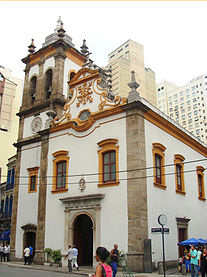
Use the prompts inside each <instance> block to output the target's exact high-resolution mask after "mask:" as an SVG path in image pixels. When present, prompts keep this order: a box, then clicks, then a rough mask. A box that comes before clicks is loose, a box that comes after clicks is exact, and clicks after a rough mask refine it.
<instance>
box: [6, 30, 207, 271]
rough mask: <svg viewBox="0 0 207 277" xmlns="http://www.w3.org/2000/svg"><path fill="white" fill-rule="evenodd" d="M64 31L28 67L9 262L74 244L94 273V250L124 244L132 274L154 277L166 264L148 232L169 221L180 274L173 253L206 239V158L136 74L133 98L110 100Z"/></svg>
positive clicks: (100, 74) (169, 254) (169, 255)
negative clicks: (185, 242)
mask: <svg viewBox="0 0 207 277" xmlns="http://www.w3.org/2000/svg"><path fill="white" fill-rule="evenodd" d="M63 31H64V30H63V28H62V25H61V27H60V29H58V30H57V33H58V34H59V35H58V37H57V39H56V40H55V41H53V42H51V43H49V44H48V45H46V46H44V47H42V48H41V49H39V50H38V51H36V52H35V51H33V53H32V54H30V55H28V56H27V57H26V58H24V59H23V62H24V63H25V64H26V70H25V84H24V91H23V102H22V106H21V108H20V112H19V117H20V127H19V137H18V141H17V143H16V144H15V145H16V147H17V163H16V176H17V177H16V178H15V188H14V203H13V216H12V230H11V256H12V258H13V259H17V260H21V259H23V247H24V245H25V244H26V243H31V245H32V246H33V247H34V248H35V258H34V261H35V262H36V263H44V249H45V248H52V249H61V253H62V254H63V255H64V254H65V253H67V247H68V244H71V245H72V244H76V246H77V248H78V250H79V261H78V262H79V265H80V266H81V265H93V266H94V265H95V261H94V258H93V256H94V252H95V249H96V248H97V247H98V246H100V245H103V246H105V247H107V248H108V249H112V247H113V245H114V243H118V245H119V249H120V250H123V251H124V252H125V253H126V254H127V259H128V261H129V263H130V265H131V267H132V269H133V270H134V271H140V272H143V271H146V272H147V271H148V272H149V271H151V270H152V264H153V265H155V266H156V265H157V264H158V262H159V261H161V260H162V255H161V253H162V251H161V237H160V236H157V235H156V236H154V235H153V234H152V233H151V229H152V228H154V227H159V225H158V222H157V218H158V216H159V215H160V214H163V213H164V214H165V215H166V216H167V218H168V223H167V225H166V227H169V228H170V235H169V237H167V236H166V249H168V250H169V251H166V260H167V262H168V263H171V264H172V263H173V262H174V264H176V265H177V259H178V255H179V249H178V246H177V243H178V242H179V241H180V240H182V239H183V238H184V239H185V238H187V237H188V236H189V237H195V238H198V237H199V238H200V237H205V235H206V222H207V206H206V198H205V195H206V180H207V175H206V170H205V165H206V161H204V159H206V158H207V149H206V147H205V145H204V144H202V143H201V142H200V141H199V140H198V139H196V138H195V137H194V136H193V135H192V134H190V133H189V132H188V131H186V130H185V129H184V128H182V127H181V126H180V125H179V124H177V123H176V122H174V121H173V120H171V119H169V117H167V116H166V115H164V114H163V113H161V112H160V111H159V110H158V109H156V108H155V107H154V106H153V105H151V104H149V102H148V101H146V100H144V99H143V98H141V97H140V95H139V93H138V91H137V87H138V84H137V82H136V81H135V76H134V74H133V73H132V77H131V82H130V83H129V87H130V88H129V93H128V97H127V98H125V97H120V96H119V95H117V96H115V97H113V99H112V98H111V97H112V95H111V94H110V91H109V89H108V88H106V86H105V83H106V80H105V79H104V71H103V70H102V69H100V68H98V69H97V68H96V69H91V64H90V66H88V65H87V57H86V55H84V54H83V53H82V52H79V51H78V50H77V49H76V48H75V47H74V46H73V45H71V44H69V43H68V42H67V41H65V40H64V35H63V34H64V32H63ZM29 50H31V49H29ZM92 68H93V67H92ZM48 71H49V72H50V73H48ZM72 72H73V73H74V74H72V75H71V73H72ZM68 76H69V77H70V78H69V82H68ZM49 77H50V78H49ZM48 79H49V80H50V83H49V81H48ZM34 84H35V85H34ZM67 88H69V93H68V91H67ZM48 89H49V90H48ZM49 92H50V93H49ZM67 95H68V97H67ZM152 134H153V135H152ZM198 214H199V215H202V216H198ZM197 226H199V228H197ZM151 253H153V254H151ZM62 262H63V264H65V266H66V260H64V258H63V259H62Z"/></svg>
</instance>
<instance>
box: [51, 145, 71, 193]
mask: <svg viewBox="0 0 207 277" xmlns="http://www.w3.org/2000/svg"><path fill="white" fill-rule="evenodd" d="M68 153H69V152H68V151H65V150H60V151H57V152H55V153H53V154H52V155H53V184H52V193H63V192H67V191H68V167H69V156H68ZM59 162H66V183H65V187H64V188H57V164H58V163H59Z"/></svg>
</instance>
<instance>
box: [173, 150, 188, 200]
mask: <svg viewBox="0 0 207 277" xmlns="http://www.w3.org/2000/svg"><path fill="white" fill-rule="evenodd" d="M184 160H185V158H184V157H183V156H182V155H180V154H175V155H174V164H175V191H176V193H178V194H181V195H185V194H186V192H185V178H184V163H183V162H184ZM178 166H179V168H180V183H181V184H178V177H179V176H178V174H177V167H178ZM179 186H181V189H180V188H179Z"/></svg>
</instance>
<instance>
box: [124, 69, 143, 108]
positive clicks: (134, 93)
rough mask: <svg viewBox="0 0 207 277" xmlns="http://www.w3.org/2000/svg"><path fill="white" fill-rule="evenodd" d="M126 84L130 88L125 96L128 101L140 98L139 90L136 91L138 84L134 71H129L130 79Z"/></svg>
mask: <svg viewBox="0 0 207 277" xmlns="http://www.w3.org/2000/svg"><path fill="white" fill-rule="evenodd" d="M128 86H129V87H130V89H131V91H130V92H129V95H128V97H127V100H128V103H131V102H134V101H138V100H140V96H139V92H138V91H137V88H138V87H139V84H138V83H137V82H136V79H135V72H134V71H131V81H130V82H129V83H128Z"/></svg>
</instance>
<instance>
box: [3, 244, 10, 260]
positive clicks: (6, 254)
mask: <svg viewBox="0 0 207 277" xmlns="http://www.w3.org/2000/svg"><path fill="white" fill-rule="evenodd" d="M9 255H10V245H9V244H8V243H7V244H6V245H5V246H4V261H5V262H6V261H7V262H9Z"/></svg>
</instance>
